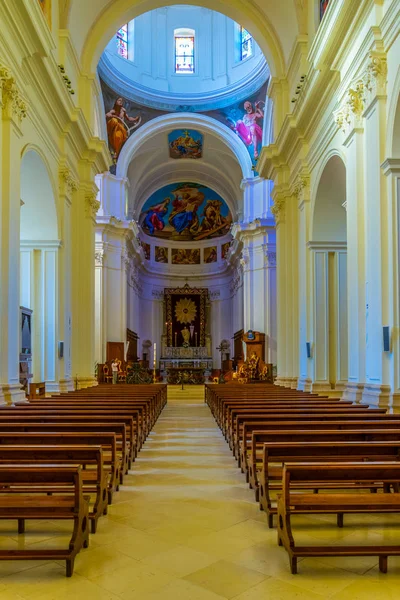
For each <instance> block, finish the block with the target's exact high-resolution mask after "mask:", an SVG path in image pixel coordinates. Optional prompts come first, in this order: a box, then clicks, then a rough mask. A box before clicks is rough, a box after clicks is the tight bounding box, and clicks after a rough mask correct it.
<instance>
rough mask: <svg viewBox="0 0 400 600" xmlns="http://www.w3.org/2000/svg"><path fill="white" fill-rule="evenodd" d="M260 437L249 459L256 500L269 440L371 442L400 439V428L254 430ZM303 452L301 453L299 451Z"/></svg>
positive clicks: (334, 443) (251, 484)
mask: <svg viewBox="0 0 400 600" xmlns="http://www.w3.org/2000/svg"><path fill="white" fill-rule="evenodd" d="M255 438H258V440H257V443H255V442H254V441H253V443H252V449H251V455H250V459H249V486H250V488H251V489H253V490H254V492H255V498H256V502H258V501H259V472H260V473H261V472H263V469H264V467H263V462H262V461H263V458H264V446H265V444H267V443H269V442H283V443H290V442H297V443H304V444H306V443H308V442H314V441H315V442H318V443H321V444H322V445H323V444H325V443H329V444H331V445H333V446H336V445H337V444H338V443H339V442H342V441H343V442H346V443H347V442H349V443H350V442H352V441H369V442H371V443H373V442H375V441H380V440H388V439H389V440H392V441H396V442H397V441H398V440H400V429H399V430H394V431H393V430H390V433H388V432H387V431H380V430H379V429H378V430H375V432H374V433H373V432H372V430H366V429H362V430H358V431H357V430H353V429H349V430H340V431H339V430H337V431H333V430H320V431H306V430H286V431H284V430H275V431H269V432H265V431H264V432H257V431H253V440H255ZM258 442H261V448H262V450H261V452H259V451H258ZM299 454H301V453H299Z"/></svg>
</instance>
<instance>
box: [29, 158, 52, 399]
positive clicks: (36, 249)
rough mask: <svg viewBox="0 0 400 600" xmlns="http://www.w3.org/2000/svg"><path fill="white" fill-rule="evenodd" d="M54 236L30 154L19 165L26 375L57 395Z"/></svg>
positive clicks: (46, 187) (41, 170)
mask: <svg viewBox="0 0 400 600" xmlns="http://www.w3.org/2000/svg"><path fill="white" fill-rule="evenodd" d="M58 237H59V236H58V224H57V210H56V204H55V198H54V193H53V186H52V182H51V180H50V177H49V171H48V169H47V167H46V164H45V162H44V160H43V159H42V157H41V156H40V154H39V153H38V152H37V151H36V150H34V149H29V150H28V151H26V152H25V153H24V155H23V157H22V160H21V226H20V258H21V260H20V306H21V307H24V308H26V309H29V310H31V311H33V312H32V318H31V324H32V327H31V356H32V364H31V367H32V371H31V373H32V374H33V381H34V382H46V390H47V391H56V390H58V387H57V385H58V384H57V379H58V377H57V375H58V373H57V356H56V347H57V342H56V340H57V337H58V336H57V327H58V325H57V322H58V311H57V308H58V305H57V289H58V268H57V264H58V249H59V247H60V241H59V239H58ZM25 351H27V349H26V348H25ZM28 354H29V353H28Z"/></svg>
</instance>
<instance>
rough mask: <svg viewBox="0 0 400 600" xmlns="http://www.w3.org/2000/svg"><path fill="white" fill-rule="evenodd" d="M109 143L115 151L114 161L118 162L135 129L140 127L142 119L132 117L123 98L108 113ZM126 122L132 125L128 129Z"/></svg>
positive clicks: (117, 100) (118, 99)
mask: <svg viewBox="0 0 400 600" xmlns="http://www.w3.org/2000/svg"><path fill="white" fill-rule="evenodd" d="M106 121H107V134H108V143H109V145H110V147H111V149H112V151H113V158H114V161H115V162H117V160H118V157H119V155H120V152H121V150H122V146H123V145H124V144H125V142H126V140H127V139H128V137H129V135H130V134H131V133H132V131H133V130H134V129H136V128H137V127H139V125H140V123H141V117H130V116H129V115H128V113H127V112H126V110H125V108H124V100H123V98H117V99H116V101H115V103H114V106H113V108H112V109H111V110H109V111H108V112H107V113H106ZM125 121H128V123H132V126H131V127H128V125H127V124H126V122H125Z"/></svg>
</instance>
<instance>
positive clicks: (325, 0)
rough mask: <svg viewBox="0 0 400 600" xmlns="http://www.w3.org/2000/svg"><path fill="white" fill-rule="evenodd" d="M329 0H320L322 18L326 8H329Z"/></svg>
mask: <svg viewBox="0 0 400 600" xmlns="http://www.w3.org/2000/svg"><path fill="white" fill-rule="evenodd" d="M328 4H329V0H320V5H319V6H320V16H321V19H322V17H323V16H324V14H325V11H326V9H327V8H328Z"/></svg>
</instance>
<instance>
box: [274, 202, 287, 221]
mask: <svg viewBox="0 0 400 600" xmlns="http://www.w3.org/2000/svg"><path fill="white" fill-rule="evenodd" d="M284 210H285V199H284V198H276V199H275V200H274V203H273V205H272V208H271V212H272V214H273V215H274V217H275V219H279V217H280V216H281V214H282V213H283V211H284Z"/></svg>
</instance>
